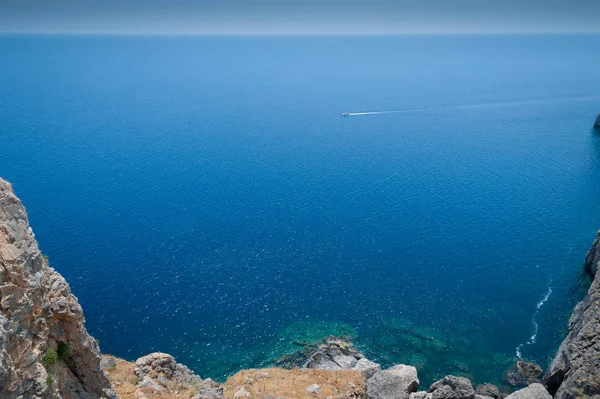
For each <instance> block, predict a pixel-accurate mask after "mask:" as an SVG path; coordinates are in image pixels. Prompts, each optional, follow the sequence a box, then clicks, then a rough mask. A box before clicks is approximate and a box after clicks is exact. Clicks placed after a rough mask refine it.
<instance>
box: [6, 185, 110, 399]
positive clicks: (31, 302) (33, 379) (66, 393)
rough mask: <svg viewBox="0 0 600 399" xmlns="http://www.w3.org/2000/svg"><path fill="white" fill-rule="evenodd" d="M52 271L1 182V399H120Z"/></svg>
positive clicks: (73, 302)
mask: <svg viewBox="0 0 600 399" xmlns="http://www.w3.org/2000/svg"><path fill="white" fill-rule="evenodd" d="M84 321H85V320H84V317H83V312H82V310H81V306H79V303H78V301H77V298H76V297H75V296H74V295H73V294H72V293H71V290H70V288H69V285H68V284H67V283H66V281H65V280H64V279H63V277H62V276H61V275H60V274H59V273H57V272H56V271H55V270H54V269H52V268H51V267H49V265H48V261H47V259H45V258H44V257H43V256H42V254H41V253H40V250H39V249H38V244H37V242H36V240H35V236H34V234H33V231H32V230H31V228H30V227H29V222H28V218H27V213H26V212H25V208H24V207H23V205H22V203H21V201H19V199H18V198H17V197H16V196H15V194H14V193H13V190H12V187H11V186H10V184H9V183H7V182H6V181H4V180H2V179H0V397H1V398H5V399H11V398H23V399H25V398H65V399H71V398H84V399H87V398H90V399H91V398H115V397H116V396H115V393H114V392H113V391H112V390H111V386H110V383H109V381H108V379H107V378H106V375H105V374H104V373H103V372H102V369H101V367H100V350H99V348H98V344H97V342H96V341H95V340H94V339H93V338H92V337H91V336H90V335H89V334H88V333H87V331H86V329H85V325H84Z"/></svg>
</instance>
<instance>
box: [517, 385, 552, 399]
mask: <svg viewBox="0 0 600 399" xmlns="http://www.w3.org/2000/svg"><path fill="white" fill-rule="evenodd" d="M506 399H552V396H550V394H549V393H548V391H546V388H544V386H543V385H542V384H538V383H534V384H531V385H529V386H528V387H527V388H523V389H520V390H518V391H516V392H513V393H511V394H510V395H508V396H507V397H506Z"/></svg>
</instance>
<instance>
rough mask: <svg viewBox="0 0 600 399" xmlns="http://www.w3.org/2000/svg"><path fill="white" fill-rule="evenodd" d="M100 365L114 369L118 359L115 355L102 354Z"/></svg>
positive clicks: (103, 368)
mask: <svg viewBox="0 0 600 399" xmlns="http://www.w3.org/2000/svg"><path fill="white" fill-rule="evenodd" d="M100 367H102V370H106V369H114V368H115V367H117V359H116V358H115V357H114V356H106V355H105V356H102V359H101V360H100Z"/></svg>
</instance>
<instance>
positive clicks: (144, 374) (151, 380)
mask: <svg viewBox="0 0 600 399" xmlns="http://www.w3.org/2000/svg"><path fill="white" fill-rule="evenodd" d="M133 373H134V374H135V376H136V377H137V378H138V381H139V382H138V384H137V390H141V393H143V394H145V391H146V390H150V391H156V392H163V391H165V392H166V393H170V394H174V393H175V392H177V391H183V390H188V389H193V390H194V392H198V394H197V395H196V396H194V397H195V398H198V399H200V398H202V399H205V398H214V399H217V398H222V397H223V390H222V389H221V388H219V386H218V385H217V384H216V383H215V382H213V381H212V380H211V379H206V380H202V378H200V377H199V376H197V375H196V374H194V373H193V372H192V371H191V370H190V369H188V368H187V367H186V366H184V365H183V364H179V363H177V362H176V361H175V358H173V356H171V355H169V354H166V353H161V352H155V353H151V354H149V355H146V356H143V357H140V358H139V359H138V360H136V362H135V369H133ZM144 388H147V389H144ZM138 396H141V395H138Z"/></svg>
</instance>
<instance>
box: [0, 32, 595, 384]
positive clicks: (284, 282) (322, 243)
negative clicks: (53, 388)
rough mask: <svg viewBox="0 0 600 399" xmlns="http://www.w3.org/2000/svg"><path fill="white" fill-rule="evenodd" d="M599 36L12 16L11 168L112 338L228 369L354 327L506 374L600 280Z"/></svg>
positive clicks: (398, 351) (436, 362)
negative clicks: (45, 20)
mask: <svg viewBox="0 0 600 399" xmlns="http://www.w3.org/2000/svg"><path fill="white" fill-rule="evenodd" d="M599 47H600V36H598V35H523V36H518V35H487V36H485V35H484V36H460V35H454V36H368V37H361V36H339V37H336V36H323V37H319V36H308V37H295V36H284V37H276V36H272V37H271V36H262V37H261V36H239V37H236V36H230V37H225V36H224V37H218V36H215V37H210V36H160V35H157V36H141V35H140V36H136V35H131V36H118V35H107V36H101V35H81V36H76V35H1V36H0V176H2V177H3V178H5V179H7V180H9V181H10V182H11V183H12V185H13V187H14V190H15V192H16V194H17V195H18V196H19V197H20V198H21V199H22V201H23V203H24V204H25V206H26V208H27V211H28V214H29V218H30V223H31V226H32V228H33V230H34V232H35V234H36V238H37V240H38V242H39V245H40V248H41V250H42V252H43V253H44V254H45V255H47V256H48V257H49V259H50V264H51V266H52V267H54V268H55V269H56V270H58V271H59V272H60V273H62V274H63V275H64V276H65V278H66V280H67V281H68V282H69V284H70V285H71V288H72V291H73V293H74V294H75V295H76V296H77V297H78V298H79V301H80V303H81V305H82V306H83V309H84V312H85V316H86V326H87V329H88V330H89V332H90V334H92V335H93V336H94V337H95V338H97V339H98V340H99V342H100V347H101V349H102V351H103V352H104V353H110V354H113V355H116V356H119V357H122V358H125V359H128V360H135V359H136V358H138V357H139V356H142V355H145V354H148V353H150V352H153V351H162V352H167V353H170V354H172V355H173V356H175V357H176V359H177V360H178V361H179V362H181V363H183V364H185V365H187V366H188V367H190V368H191V369H193V370H194V371H195V372H197V373H198V374H199V375H201V376H202V377H211V378H214V379H217V380H220V381H222V380H224V379H226V378H227V376H230V375H232V374H234V373H235V372H237V371H239V370H241V369H244V368H250V367H266V366H269V365H272V364H280V363H278V362H280V361H281V359H285V355H286V354H288V353H293V352H295V351H297V350H299V349H301V348H302V346H303V345H305V344H308V343H312V342H316V341H318V340H321V339H323V338H324V337H326V336H329V335H338V336H344V337H347V338H348V339H352V341H353V342H354V344H355V345H356V346H357V347H358V348H359V349H360V350H362V351H363V352H364V353H365V355H366V356H367V357H368V358H370V359H371V360H373V361H376V362H380V363H381V364H382V366H383V367H388V366H391V365H393V364H396V363H404V364H411V365H414V366H416V367H417V368H418V370H419V378H420V379H421V383H422V385H426V384H428V383H431V382H432V381H434V380H435V379H436V378H439V377H441V376H444V375H447V374H455V375H464V376H468V377H470V378H472V379H473V380H474V381H475V382H478V383H481V382H496V383H500V382H502V373H503V372H504V371H505V370H507V369H509V368H511V367H512V364H513V362H514V361H515V359H517V358H519V357H520V358H522V359H526V360H532V361H535V362H538V363H540V364H541V365H542V366H544V367H545V366H547V365H548V363H549V361H550V360H551V358H552V356H553V354H554V352H555V351H556V349H557V347H558V345H559V343H560V342H561V340H562V338H563V337H564V335H565V331H566V326H567V322H568V318H569V316H570V313H571V310H572V308H573V306H574V305H575V304H576V302H577V301H578V300H580V299H581V298H582V297H583V295H584V293H585V290H586V289H587V287H588V284H589V281H588V280H586V278H585V276H584V274H583V267H582V265H583V259H584V256H585V253H586V251H587V249H588V248H589V246H590V244H591V242H592V240H593V239H594V237H595V235H596V231H597V229H598V228H600V134H599V133H596V132H594V130H593V129H592V125H593V122H594V120H595V118H596V116H597V115H598V113H600V74H599V73H598V70H599V68H600V53H599V52H598V51H597V50H598V48H599ZM342 113H348V115H342Z"/></svg>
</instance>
